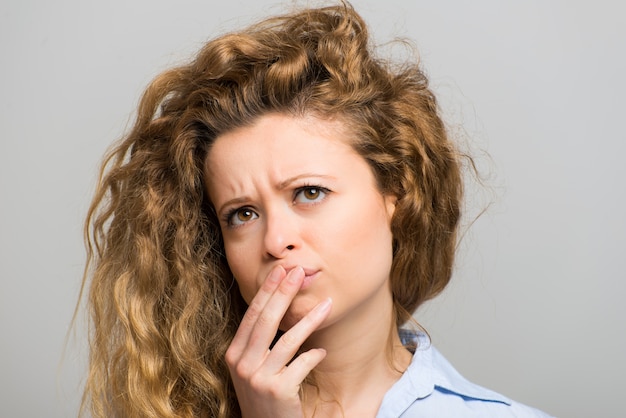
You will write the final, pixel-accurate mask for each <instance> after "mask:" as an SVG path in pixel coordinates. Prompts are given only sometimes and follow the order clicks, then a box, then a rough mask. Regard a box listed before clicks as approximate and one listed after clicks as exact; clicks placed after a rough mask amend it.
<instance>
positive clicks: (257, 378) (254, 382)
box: [250, 373, 272, 394]
mask: <svg viewBox="0 0 626 418" xmlns="http://www.w3.org/2000/svg"><path fill="white" fill-rule="evenodd" d="M271 386H272V385H268V384H267V379H266V378H265V377H264V376H261V375H260V374H258V373H255V374H253V375H252V376H250V387H251V388H252V390H253V391H255V392H257V393H261V394H266V393H268V392H269V391H271Z"/></svg>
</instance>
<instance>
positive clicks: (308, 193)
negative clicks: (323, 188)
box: [302, 187, 320, 200]
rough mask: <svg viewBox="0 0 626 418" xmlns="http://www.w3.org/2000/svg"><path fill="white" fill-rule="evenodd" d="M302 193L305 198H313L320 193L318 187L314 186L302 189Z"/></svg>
mask: <svg viewBox="0 0 626 418" xmlns="http://www.w3.org/2000/svg"><path fill="white" fill-rule="evenodd" d="M302 195H303V196H304V198H305V199H308V200H315V199H317V198H318V196H319V195H320V189H316V188H315V187H309V188H306V189H304V190H303V192H302Z"/></svg>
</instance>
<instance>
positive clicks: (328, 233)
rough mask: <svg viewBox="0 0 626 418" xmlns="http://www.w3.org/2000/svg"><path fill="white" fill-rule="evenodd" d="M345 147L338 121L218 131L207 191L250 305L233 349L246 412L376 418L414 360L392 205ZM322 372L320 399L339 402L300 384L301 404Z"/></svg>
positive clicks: (272, 122)
mask: <svg viewBox="0 0 626 418" xmlns="http://www.w3.org/2000/svg"><path fill="white" fill-rule="evenodd" d="M349 139H350V138H349V134H348V133H346V130H345V129H344V128H343V126H342V125H341V124H340V123H339V122H336V121H326V120H320V119H316V118H314V117H305V118H295V117H289V116H285V115H279V114H272V115H266V116H263V117H261V118H259V119H258V120H257V121H255V123H254V124H252V125H251V126H247V127H244V128H240V129H237V130H234V131H231V132H228V133H225V134H223V135H221V136H220V137H218V138H217V139H216V141H215V143H214V145H213V147H212V148H211V151H210V152H209V154H208V156H207V160H206V165H205V182H206V187H207V191H208V193H209V196H210V199H211V202H212V203H213V205H214V207H215V208H216V211H217V214H218V216H219V218H220V220H221V221H220V222H221V228H222V234H223V237H224V246H225V250H226V256H227V260H228V263H229V266H230V268H231V270H232V272H233V274H234V276H235V277H236V280H237V283H238V285H239V289H240V291H241V294H242V296H243V297H244V299H245V300H246V302H247V303H248V304H249V308H248V311H247V312H246V315H245V316H244V318H243V320H242V322H241V325H240V327H239V330H238V332H237V334H236V336H235V338H234V340H233V341H232V343H231V345H230V347H229V349H228V351H227V353H226V362H227V364H228V365H229V368H230V371H231V376H232V378H233V382H234V385H235V389H236V392H237V397H238V400H239V403H240V405H241V408H242V412H243V415H244V416H255V417H260V416H267V417H298V416H302V415H303V412H304V413H305V414H306V415H313V412H315V416H324V415H328V416H332V415H334V414H336V413H337V412H338V410H337V407H338V405H341V408H340V411H341V412H344V413H345V414H346V416H351V415H354V416H374V415H375V413H376V411H377V409H378V406H379V405H380V402H381V400H382V397H383V396H384V393H385V392H386V391H387V390H388V389H389V387H390V386H391V385H392V384H393V383H394V382H395V381H396V380H397V379H398V378H399V377H400V374H401V372H402V371H403V370H404V369H406V367H407V366H408V363H409V362H410V354H409V353H408V351H406V350H404V349H402V348H401V345H400V343H399V338H398V336H397V331H396V330H395V321H394V317H393V310H392V296H391V290H390V286H389V271H390V268H391V262H392V234H391V231H390V222H391V217H392V216H393V212H394V210H395V202H396V198H395V196H386V195H383V194H382V193H381V192H380V191H379V190H378V188H377V186H376V181H375V178H374V175H373V173H372V171H371V169H370V167H369V165H368V164H367V162H366V161H365V160H364V159H363V158H362V157H361V156H360V155H359V154H358V153H356V152H355V151H354V149H353V148H352V147H351V146H350V142H349ZM279 328H280V329H282V330H283V331H286V333H285V334H284V335H283V336H282V338H281V339H280V340H279V341H278V342H277V343H276V345H275V346H274V347H273V348H272V350H269V346H270V344H271V342H272V340H273V338H274V336H275V334H276V331H277V329H279ZM389 341H391V343H392V346H393V347H396V348H395V349H394V350H392V358H393V364H390V363H389V360H388V357H387V356H386V352H387V351H386V348H388V347H389V346H388V344H389ZM298 351H300V352H301V354H299V355H298V356H297V357H296V358H295V359H293V358H294V356H295V355H296V354H297V353H298ZM292 359H293V361H292ZM365 364H367V367H363V366H364V365H365ZM314 368H315V372H316V376H317V377H318V378H317V383H318V389H319V397H321V399H332V400H333V401H336V402H328V403H324V402H321V403H320V402H319V398H318V395H317V390H314V391H311V388H309V387H308V386H306V385H304V386H303V387H302V388H303V389H304V392H305V393H306V394H307V396H305V398H304V399H305V402H304V404H303V403H302V401H301V399H300V396H299V391H300V388H301V386H302V385H303V380H304V379H305V377H306V376H307V375H308V374H309V373H310V372H311V370H313V369H314Z"/></svg>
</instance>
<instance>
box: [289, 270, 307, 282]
mask: <svg viewBox="0 0 626 418" xmlns="http://www.w3.org/2000/svg"><path fill="white" fill-rule="evenodd" d="M303 277H304V269H302V267H300V266H298V267H296V268H294V269H293V270H291V271H290V272H289V278H288V280H289V283H298V282H299V281H300V279H301V278H303Z"/></svg>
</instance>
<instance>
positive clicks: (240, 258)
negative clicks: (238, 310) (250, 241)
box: [225, 245, 258, 304]
mask: <svg viewBox="0 0 626 418" xmlns="http://www.w3.org/2000/svg"><path fill="white" fill-rule="evenodd" d="M225 250H226V260H227V261H228V266H229V267H230V271H231V272H232V273H233V276H235V280H236V281H237V285H238V286H239V291H240V292H241V296H242V297H243V299H244V300H245V301H246V303H248V304H249V303H250V301H251V300H252V298H253V297H254V295H256V292H257V290H258V284H257V282H256V275H255V274H254V272H255V271H256V268H255V267H254V266H253V264H254V263H253V262H252V260H251V257H250V256H249V255H246V254H247V253H246V251H244V250H243V248H242V246H241V245H225ZM248 254H249V253H248Z"/></svg>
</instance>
